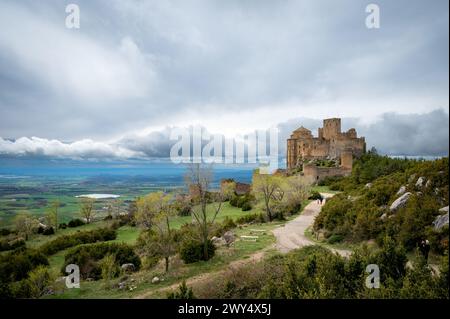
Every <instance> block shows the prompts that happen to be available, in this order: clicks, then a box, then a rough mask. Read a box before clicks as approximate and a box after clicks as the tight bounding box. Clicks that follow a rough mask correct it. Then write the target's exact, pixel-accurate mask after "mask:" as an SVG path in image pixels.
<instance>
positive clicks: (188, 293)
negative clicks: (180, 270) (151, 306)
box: [167, 280, 195, 299]
mask: <svg viewBox="0 0 450 319" xmlns="http://www.w3.org/2000/svg"><path fill="white" fill-rule="evenodd" d="M167 299H195V296H194V292H193V291H192V288H190V287H188V286H186V281H185V280H183V282H182V283H181V285H180V286H179V287H178V291H174V292H171V293H168V294H167Z"/></svg>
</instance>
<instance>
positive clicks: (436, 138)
mask: <svg viewBox="0 0 450 319" xmlns="http://www.w3.org/2000/svg"><path fill="white" fill-rule="evenodd" d="M363 119H364V118H357V117H354V118H342V126H343V127H342V129H343V130H347V129H348V128H350V127H354V128H356V130H357V132H358V135H359V136H365V137H366V142H367V146H368V148H370V147H372V146H374V147H376V148H377V149H378V150H379V152H380V153H381V154H388V155H418V156H445V155H446V156H448V152H449V149H448V145H449V136H448V129H449V114H448V113H447V112H446V111H444V110H443V109H438V110H434V111H431V112H427V113H423V114H398V113H384V114H382V115H381V116H380V118H379V119H378V120H376V121H374V122H371V123H366V122H365V121H364V120H363ZM300 125H303V126H305V127H307V128H309V129H311V130H312V131H313V132H314V134H316V135H317V128H318V127H320V126H322V120H319V119H314V118H307V117H301V118H292V119H290V120H288V121H284V122H281V123H279V124H278V125H277V127H278V129H279V147H278V149H279V155H280V157H284V156H285V153H286V139H287V138H288V137H289V135H290V134H291V132H292V131H293V130H294V129H296V128H298V127H299V126H300ZM191 128H192V127H191ZM261 128H262V129H268V128H267V127H261ZM203 129H204V132H205V133H209V134H210V135H212V134H211V133H214V134H223V133H224V132H222V131H220V130H219V131H218V130H216V129H215V128H214V129H213V130H212V129H211V128H209V129H208V128H205V127H204V128H203ZM170 132H171V128H170V127H165V128H163V129H161V130H155V131H152V132H148V133H147V134H145V135H138V134H135V133H130V134H127V135H126V136H125V137H122V138H120V139H118V140H115V141H111V142H98V141H92V140H89V139H85V140H80V141H76V142H72V143H63V142H61V141H58V140H48V139H43V138H37V137H32V138H27V137H22V138H19V139H17V140H15V141H9V140H5V139H2V138H1V137H0V155H8V156H45V157H63V158H81V159H89V158H94V159H109V158H120V159H129V158H142V159H145V158H153V157H160V158H161V157H168V156H169V153H170V148H171V146H172V145H173V144H174V143H175V142H176V141H173V140H170ZM248 133H254V131H252V130H251V129H249V130H247V131H242V132H239V134H236V135H232V134H223V135H225V136H227V137H232V138H236V137H237V136H238V135H245V134H248ZM205 143H206V142H205Z"/></svg>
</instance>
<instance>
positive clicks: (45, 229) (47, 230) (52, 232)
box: [42, 227, 55, 236]
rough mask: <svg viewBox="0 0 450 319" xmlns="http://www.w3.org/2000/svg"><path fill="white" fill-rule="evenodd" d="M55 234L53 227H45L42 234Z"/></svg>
mask: <svg viewBox="0 0 450 319" xmlns="http://www.w3.org/2000/svg"><path fill="white" fill-rule="evenodd" d="M54 234H55V230H54V229H53V227H46V228H44V231H43V232H42V235H45V236H50V235H54Z"/></svg>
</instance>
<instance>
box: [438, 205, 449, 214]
mask: <svg viewBox="0 0 450 319" xmlns="http://www.w3.org/2000/svg"><path fill="white" fill-rule="evenodd" d="M439 213H441V214H445V213H448V206H445V207H442V208H440V209H439Z"/></svg>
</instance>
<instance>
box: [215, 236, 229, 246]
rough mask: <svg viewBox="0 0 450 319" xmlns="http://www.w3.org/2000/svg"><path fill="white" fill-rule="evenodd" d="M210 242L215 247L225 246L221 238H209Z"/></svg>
mask: <svg viewBox="0 0 450 319" xmlns="http://www.w3.org/2000/svg"><path fill="white" fill-rule="evenodd" d="M211 241H212V243H213V245H214V246H216V247H221V246H225V245H226V244H227V242H226V241H225V239H223V238H222V237H216V236H214V237H213V238H211Z"/></svg>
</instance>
